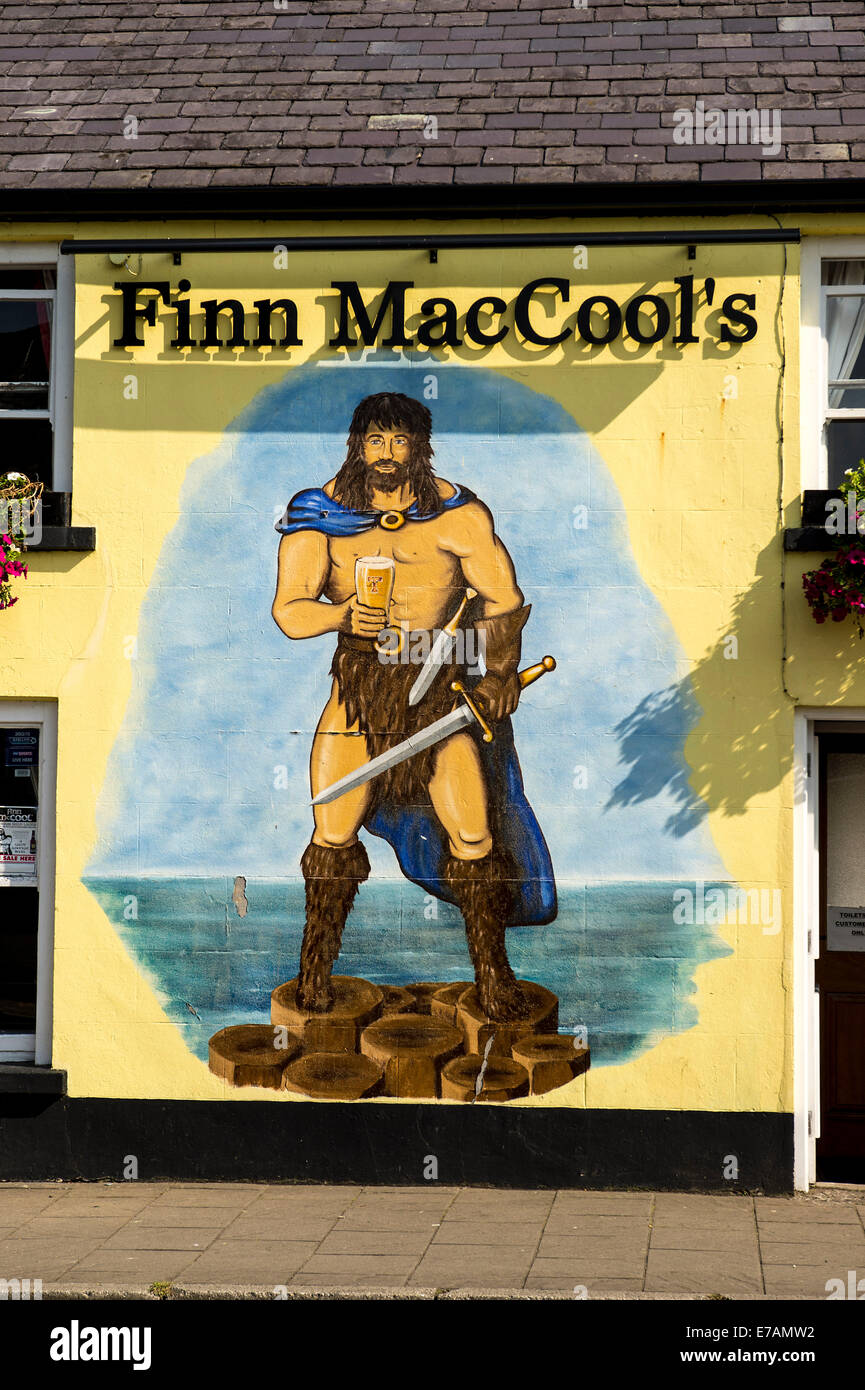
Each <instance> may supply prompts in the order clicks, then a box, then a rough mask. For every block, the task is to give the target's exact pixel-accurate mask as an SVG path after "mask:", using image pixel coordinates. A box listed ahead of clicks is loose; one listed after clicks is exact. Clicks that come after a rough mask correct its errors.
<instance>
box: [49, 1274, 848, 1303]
mask: <svg viewBox="0 0 865 1390" xmlns="http://www.w3.org/2000/svg"><path fill="white" fill-rule="evenodd" d="M42 1298H43V1300H44V1301H52V1302H76V1301H79V1300H82V1301H93V1302H113V1301H115V1300H117V1301H121V1302H127V1301H129V1302H134V1301H139V1302H149V1303H159V1302H165V1301H168V1302H189V1301H195V1302H236V1301H244V1302H261V1303H274V1302H289V1303H309V1302H360V1303H362V1302H371V1303H383V1302H395V1303H424V1302H426V1303H433V1302H446V1303H473V1302H508V1303H510V1302H515V1301H518V1302H524V1303H526V1302H528V1303H583V1302H586V1303H706V1302H716V1301H721V1302H725V1303H778V1302H783V1303H812V1302H815V1301H816V1302H821V1301H822V1300H820V1299H817V1300H815V1299H812V1298H810V1297H809V1295H808V1294H789V1295H785V1296H784V1298H783V1299H778V1298H776V1297H774V1296H773V1295H771V1294H753V1295H751V1296H749V1297H746V1298H723V1299H721V1300H717V1299H714V1298H713V1297H712V1295H711V1294H693V1295H681V1294H674V1293H626V1292H622V1293H616V1292H615V1290H611V1291H607V1292H605V1293H598V1294H595V1295H593V1296H591V1297H589V1298H586V1299H581V1298H575V1297H574V1295H573V1293H570V1292H568V1291H567V1290H559V1289H520V1288H515V1289H445V1288H439V1289H424V1288H406V1287H405V1286H404V1285H396V1286H393V1287H387V1286H386V1285H384V1286H382V1287H381V1288H356V1287H352V1286H350V1285H346V1286H345V1287H339V1286H335V1285H334V1286H330V1285H327V1286H325V1287H321V1286H316V1285H308V1286H297V1287H292V1286H291V1285H290V1284H289V1285H287V1286H284V1292H280V1293H279V1294H278V1295H277V1294H275V1293H274V1286H273V1285H272V1284H268V1285H259V1284H236V1285H231V1286H217V1285H214V1284H184V1283H183V1282H182V1281H181V1280H178V1281H177V1283H172V1284H170V1285H169V1286H168V1288H167V1292H166V1293H164V1294H157V1293H154V1292H153V1290H152V1288H151V1287H150V1286H148V1285H144V1284H127V1285H122V1286H121V1285H113V1286H110V1287H106V1286H102V1287H100V1288H88V1287H87V1286H86V1285H82V1284H61V1283H58V1284H50V1285H48V1286H46V1287H44V1288H43V1292H42Z"/></svg>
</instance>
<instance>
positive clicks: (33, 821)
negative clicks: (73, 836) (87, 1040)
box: [0, 700, 56, 1066]
mask: <svg viewBox="0 0 865 1390" xmlns="http://www.w3.org/2000/svg"><path fill="white" fill-rule="evenodd" d="M55 776H56V710H55V707H54V706H53V705H50V704H48V703H47V702H42V701H26V702H25V701H12V700H4V701H2V702H0V1063H7V1064H8V1063H19V1064H20V1063H25V1064H26V1063H30V1064H35V1065H41V1066H50V1064H51V1005H52V992H53V991H52V975H51V970H52V956H53V925H54V787H55Z"/></svg>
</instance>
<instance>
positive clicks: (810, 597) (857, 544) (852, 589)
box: [802, 459, 865, 638]
mask: <svg viewBox="0 0 865 1390" xmlns="http://www.w3.org/2000/svg"><path fill="white" fill-rule="evenodd" d="M845 477H846V481H845V482H843V483H842V484H841V487H840V492H841V493H842V495H843V497H844V501H845V504H846V503H848V499H849V497H850V495H851V493H852V494H853V496H854V497H855V499H856V521H857V527H858V526H859V523H860V518H863V517H865V459H860V460H859V466H858V467H857V468H855V469H852V468H848V469H847V472H846V475H845ZM802 588H803V589H804V590H805V598H806V600H807V602H808V606H809V607H810V609H811V614H812V616H813V618H814V621H815V622H816V623H825V622H826V621H827V620H828V619H831V620H832V622H833V623H841V622H843V621H844V619H845V618H848V617H849V618H852V619H853V621H854V623H855V624H856V627H857V629H858V632H859V637H860V638H861V637H862V636H863V634H865V535H863V536H860V535H858V534H857V535H855V536H853V537H851V539H850V541H849V542H845V543H844V544H843V545H840V546H839V547H838V549H837V550H836V551H835V553H834V555H832V556H830V557H829V559H826V560H824V561H823V563H822V565H820V566H819V568H818V569H815V570H808V572H807V573H806V574H803V575H802Z"/></svg>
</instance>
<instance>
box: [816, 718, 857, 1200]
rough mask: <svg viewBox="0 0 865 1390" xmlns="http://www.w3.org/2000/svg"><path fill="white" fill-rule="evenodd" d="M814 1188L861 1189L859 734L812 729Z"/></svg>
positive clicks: (853, 729)
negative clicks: (815, 787) (816, 1031)
mask: <svg viewBox="0 0 865 1390" xmlns="http://www.w3.org/2000/svg"><path fill="white" fill-rule="evenodd" d="M815 732H816V735H817V740H818V746H819V759H818V762H819V793H818V795H819V859H820V870H819V904H820V906H819V954H818V956H817V959H816V961H815V965H814V980H815V985H816V987H817V991H818V995H819V1017H820V1071H819V1087H820V1132H819V1137H818V1139H817V1149H816V1159H817V1169H816V1176H817V1180H818V1182H819V1181H823V1182H842V1183H863V1184H865V852H863V847H865V726H863V725H862V724H855V725H854V724H849V725H847V726H846V727H845V726H844V725H840V726H839V724H838V723H834V724H830V723H826V724H823V725H821V724H820V723H817V725H816V728H815Z"/></svg>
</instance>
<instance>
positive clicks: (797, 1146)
mask: <svg viewBox="0 0 865 1390" xmlns="http://www.w3.org/2000/svg"><path fill="white" fill-rule="evenodd" d="M827 722H832V723H844V724H863V725H865V709H850V708H846V709H844V708H840V707H838V706H835V705H831V706H828V707H824V708H822V709H821V708H817V707H815V706H808V705H806V706H802V707H801V708H799V709H797V710H796V711H795V714H794V724H793V750H794V751H793V1095H794V1101H793V1110H794V1116H793V1135H794V1137H793V1184H794V1187H795V1188H796V1189H797V1191H800V1192H807V1190H808V1187H809V1185H810V1184H811V1183H813V1182H816V1179H817V1139H818V1138H819V1136H820V996H819V995H818V994H817V992H816V989H815V985H814V962H815V961H816V960H817V958H818V956H819V954H820V805H819V787H820V768H819V765H818V757H819V751H818V740H817V736H816V733H815V731H814V725H815V724H817V723H827ZM809 758H810V763H809ZM809 932H810V933H811V939H810V942H809V939H808V933H809ZM809 1121H810V1123H809Z"/></svg>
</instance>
